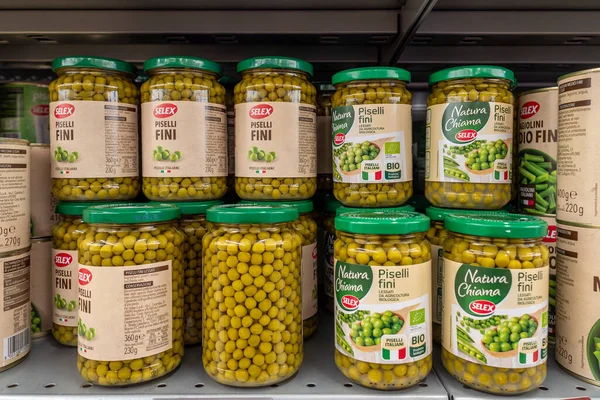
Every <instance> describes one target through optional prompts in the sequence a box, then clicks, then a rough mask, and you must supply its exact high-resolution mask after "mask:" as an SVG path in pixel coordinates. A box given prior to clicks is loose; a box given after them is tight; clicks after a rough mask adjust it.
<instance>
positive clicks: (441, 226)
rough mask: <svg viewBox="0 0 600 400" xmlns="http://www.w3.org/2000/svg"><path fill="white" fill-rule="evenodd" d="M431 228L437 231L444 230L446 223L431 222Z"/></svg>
mask: <svg viewBox="0 0 600 400" xmlns="http://www.w3.org/2000/svg"><path fill="white" fill-rule="evenodd" d="M431 227H432V228H435V229H444V221H434V220H431Z"/></svg>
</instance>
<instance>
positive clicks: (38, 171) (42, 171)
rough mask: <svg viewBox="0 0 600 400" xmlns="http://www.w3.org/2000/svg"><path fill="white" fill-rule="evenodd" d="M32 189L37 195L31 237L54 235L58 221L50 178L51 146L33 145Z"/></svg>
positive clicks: (33, 201)
mask: <svg viewBox="0 0 600 400" xmlns="http://www.w3.org/2000/svg"><path fill="white" fill-rule="evenodd" d="M30 151H31V187H33V188H35V191H36V195H35V196H31V205H30V207H31V237H32V238H38V237H47V236H51V235H52V225H54V223H55V222H56V221H57V220H58V216H57V215H56V214H55V213H54V209H55V208H56V203H57V202H58V201H57V199H56V196H54V194H53V193H52V179H51V178H50V165H51V162H50V145H49V144H38V143H33V144H32V145H31V149H30Z"/></svg>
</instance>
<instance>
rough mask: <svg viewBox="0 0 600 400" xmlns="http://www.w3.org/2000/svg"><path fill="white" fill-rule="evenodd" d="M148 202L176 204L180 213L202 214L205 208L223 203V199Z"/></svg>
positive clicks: (152, 202) (204, 212)
mask: <svg viewBox="0 0 600 400" xmlns="http://www.w3.org/2000/svg"><path fill="white" fill-rule="evenodd" d="M148 204H172V205H174V206H177V207H178V208H179V210H180V211H181V215H202V214H206V210H208V209H209V208H211V207H212V206H219V205H221V204H223V200H210V201H178V202H173V203H171V202H169V203H160V202H157V201H151V202H150V203H148Z"/></svg>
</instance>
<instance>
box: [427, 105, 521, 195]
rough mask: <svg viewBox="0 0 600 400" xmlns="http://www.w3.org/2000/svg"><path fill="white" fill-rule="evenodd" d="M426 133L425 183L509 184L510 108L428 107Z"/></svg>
mask: <svg viewBox="0 0 600 400" xmlns="http://www.w3.org/2000/svg"><path fill="white" fill-rule="evenodd" d="M426 133H427V139H426V143H425V165H426V170H425V180H426V181H435V182H460V183H464V182H471V183H500V184H504V183H511V182H512V157H513V153H512V146H513V106H512V105H510V104H506V103H496V102H480V101H474V102H463V103H445V104H436V105H433V106H430V107H428V108H427V117H426Z"/></svg>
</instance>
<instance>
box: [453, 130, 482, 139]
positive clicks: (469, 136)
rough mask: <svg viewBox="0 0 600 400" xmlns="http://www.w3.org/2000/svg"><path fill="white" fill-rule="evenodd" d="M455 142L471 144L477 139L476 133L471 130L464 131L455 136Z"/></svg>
mask: <svg viewBox="0 0 600 400" xmlns="http://www.w3.org/2000/svg"><path fill="white" fill-rule="evenodd" d="M455 137H456V140H457V141H458V142H472V141H473V140H475V138H477V131H476V130H473V129H465V130H464V131H460V132H458V133H457V134H456V136H455Z"/></svg>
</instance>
